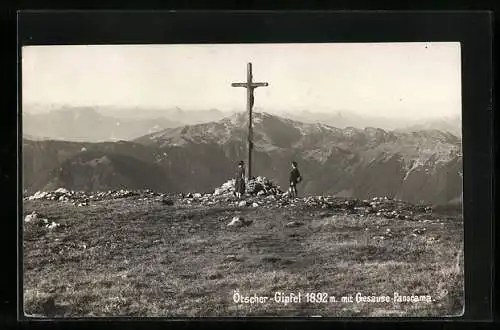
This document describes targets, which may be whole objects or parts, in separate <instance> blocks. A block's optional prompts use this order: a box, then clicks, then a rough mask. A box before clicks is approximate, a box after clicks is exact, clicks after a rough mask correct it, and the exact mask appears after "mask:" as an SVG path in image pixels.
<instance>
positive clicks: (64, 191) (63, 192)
mask: <svg viewBox="0 0 500 330" xmlns="http://www.w3.org/2000/svg"><path fill="white" fill-rule="evenodd" d="M55 192H56V193H59V194H67V193H69V191H68V189H65V188H59V189H57V190H56V191H55Z"/></svg>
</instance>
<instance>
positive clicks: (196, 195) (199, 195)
mask: <svg viewBox="0 0 500 330" xmlns="http://www.w3.org/2000/svg"><path fill="white" fill-rule="evenodd" d="M193 197H194V198H201V194H200V193H196V194H194V195H193Z"/></svg>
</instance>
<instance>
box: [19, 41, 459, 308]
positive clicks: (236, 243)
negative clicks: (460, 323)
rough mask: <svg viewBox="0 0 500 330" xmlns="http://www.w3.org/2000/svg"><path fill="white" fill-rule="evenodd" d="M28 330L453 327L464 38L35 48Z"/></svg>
mask: <svg viewBox="0 0 500 330" xmlns="http://www.w3.org/2000/svg"><path fill="white" fill-rule="evenodd" d="M20 56H21V64H20V65H21V72H22V75H21V83H22V85H21V88H22V100H21V104H20V110H19V111H20V119H21V121H22V126H21V131H20V132H19V135H22V142H21V143H22V147H21V153H22V155H21V157H22V164H20V165H21V166H22V187H21V190H22V192H23V201H22V215H21V216H22V219H21V221H22V260H23V261H22V265H21V266H22V284H23V286H22V300H23V315H25V316H26V317H35V318H96V317H99V318H101V317H162V318H187V317H189V318H191V317H219V318H222V317H294V316H295V317H359V318H366V317H371V318H373V317H392V318H406V317H422V318H425V317H459V316H461V315H463V313H464V308H465V299H464V247H463V243H464V221H463V156H462V84H461V45H460V43H459V42H398V43H392V42H386V43H361V42H359V43H355V42H353V43H254V44H250V43H247V44H245V43H230V44H222V43H221V44H127V45H125V44H93V45H43V46H24V47H22V53H21V54H20Z"/></svg>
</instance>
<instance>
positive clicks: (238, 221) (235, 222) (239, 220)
mask: <svg viewBox="0 0 500 330" xmlns="http://www.w3.org/2000/svg"><path fill="white" fill-rule="evenodd" d="M251 223H252V221H251V220H246V219H245V218H243V217H240V216H236V217H233V219H232V220H231V222H230V223H229V224H228V226H234V227H241V226H248V225H250V224H251Z"/></svg>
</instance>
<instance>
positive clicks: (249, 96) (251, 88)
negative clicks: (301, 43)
mask: <svg viewBox="0 0 500 330" xmlns="http://www.w3.org/2000/svg"><path fill="white" fill-rule="evenodd" d="M231 86H232V87H244V88H246V89H247V112H248V164H247V166H248V171H247V175H248V179H251V178H252V150H253V128H252V108H253V104H254V95H253V91H254V89H255V88H257V87H267V86H269V84H268V83H267V82H254V81H253V75H252V63H248V64H247V81H246V82H244V83H232V84H231Z"/></svg>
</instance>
